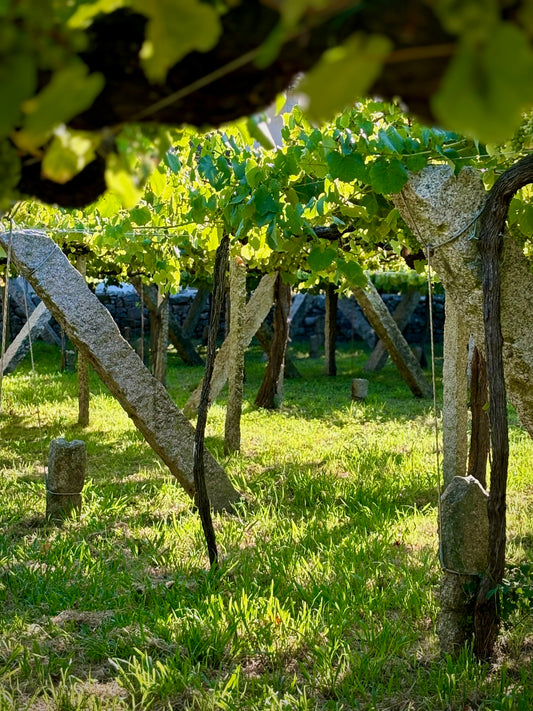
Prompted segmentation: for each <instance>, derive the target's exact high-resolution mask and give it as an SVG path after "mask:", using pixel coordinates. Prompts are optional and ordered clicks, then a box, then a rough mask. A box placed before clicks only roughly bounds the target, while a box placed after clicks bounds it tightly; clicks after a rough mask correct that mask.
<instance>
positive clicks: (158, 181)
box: [148, 170, 167, 197]
mask: <svg viewBox="0 0 533 711" xmlns="http://www.w3.org/2000/svg"><path fill="white" fill-rule="evenodd" d="M148 183H149V185H150V188H151V190H152V191H153V193H154V195H155V196H156V197H161V195H162V194H163V190H164V189H165V188H166V186H167V179H166V177H165V176H164V175H163V173H161V171H160V170H154V172H153V173H152V175H151V176H150V179H149V181H148Z"/></svg>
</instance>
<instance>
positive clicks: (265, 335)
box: [255, 321, 302, 380]
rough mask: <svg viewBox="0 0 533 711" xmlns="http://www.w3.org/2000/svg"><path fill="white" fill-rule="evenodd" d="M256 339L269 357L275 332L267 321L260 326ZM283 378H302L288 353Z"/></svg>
mask: <svg viewBox="0 0 533 711" xmlns="http://www.w3.org/2000/svg"><path fill="white" fill-rule="evenodd" d="M255 337H256V338H257V342H258V343H259V345H260V346H261V348H262V349H263V350H264V352H265V353H266V354H267V355H268V354H269V353H270V350H271V348H272V338H273V337H274V332H273V331H272V329H271V328H270V326H269V325H268V323H267V322H266V321H263V323H262V324H261V325H260V326H259V328H258V330H257V333H256V334H255ZM283 377H284V378H287V379H288V380H291V379H293V378H301V377H302V375H301V373H300V371H299V370H298V368H297V367H296V364H295V363H294V361H293V359H292V358H291V357H290V356H289V355H288V354H287V352H286V351H285V366H284V372H283Z"/></svg>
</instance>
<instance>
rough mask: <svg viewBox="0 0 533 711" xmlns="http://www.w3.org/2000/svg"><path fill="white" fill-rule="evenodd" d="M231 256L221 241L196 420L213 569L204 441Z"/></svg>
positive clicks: (199, 484)
mask: <svg viewBox="0 0 533 711" xmlns="http://www.w3.org/2000/svg"><path fill="white" fill-rule="evenodd" d="M228 257H229V237H228V236H227V235H226V236H224V237H223V238H222V241H221V242H220V245H219V246H218V249H217V253H216V257H215V270H214V274H213V295H212V298H211V311H210V314H209V331H208V336H207V356H206V360H205V375H204V380H203V383H202V394H201V397H200V404H199V406H198V419H197V421H196V432H195V436H194V464H193V472H194V503H195V504H196V506H197V507H198V513H199V515H200V520H201V522H202V528H203V530H204V536H205V540H206V544H207V552H208V554H209V562H210V563H211V567H215V566H216V565H217V563H218V550H217V543H216V536H215V529H214V528H213V519H212V517H211V504H210V501H209V496H208V494H207V486H206V483H205V472H204V446H205V445H204V442H205V426H206V424H207V411H208V409H209V390H210V388H211V378H212V376H213V368H214V365H215V355H216V349H217V335H218V329H219V326H220V313H221V311H222V303H223V301H224V294H225V282H226V271H227V268H228Z"/></svg>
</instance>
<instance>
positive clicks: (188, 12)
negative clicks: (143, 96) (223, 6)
mask: <svg viewBox="0 0 533 711" xmlns="http://www.w3.org/2000/svg"><path fill="white" fill-rule="evenodd" d="M132 4H133V7H134V8H135V9H136V10H138V11H139V12H141V13H142V14H143V15H146V16H147V17H148V18H149V23H148V28H147V33H146V39H145V41H144V44H143V46H142V49H141V59H142V61H143V65H144V69H145V72H146V75H147V77H148V78H149V79H151V80H152V81H159V82H163V81H164V80H165V77H166V75H167V71H168V70H169V69H170V67H172V66H173V65H174V64H176V62H178V61H179V60H180V59H181V58H182V57H184V56H185V55H187V54H189V52H192V51H193V50H198V51H199V52H207V51H208V50H210V49H211V48H212V47H214V45H215V44H216V42H217V40H218V38H219V36H220V33H221V30H222V27H221V23H220V18H219V15H218V13H217V11H216V10H215V8H213V7H211V6H210V5H208V4H207V3H204V2H199V0H151V2H148V3H147V2H146V0H134V1H133V3H132Z"/></svg>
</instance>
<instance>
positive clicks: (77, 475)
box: [46, 437, 87, 521]
mask: <svg viewBox="0 0 533 711" xmlns="http://www.w3.org/2000/svg"><path fill="white" fill-rule="evenodd" d="M86 469H87V448H86V447H85V442H84V441H83V440H81V439H74V440H72V441H71V442H67V440H66V439H63V438H62V437H61V438H59V439H54V440H52V441H51V442H50V448H49V450H48V475H47V477H46V517H47V518H48V519H51V520H52V521H62V520H63V519H64V518H66V517H67V516H68V515H69V514H70V513H72V512H76V513H79V512H80V510H81V491H82V489H83V485H84V484H85V472H86Z"/></svg>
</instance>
